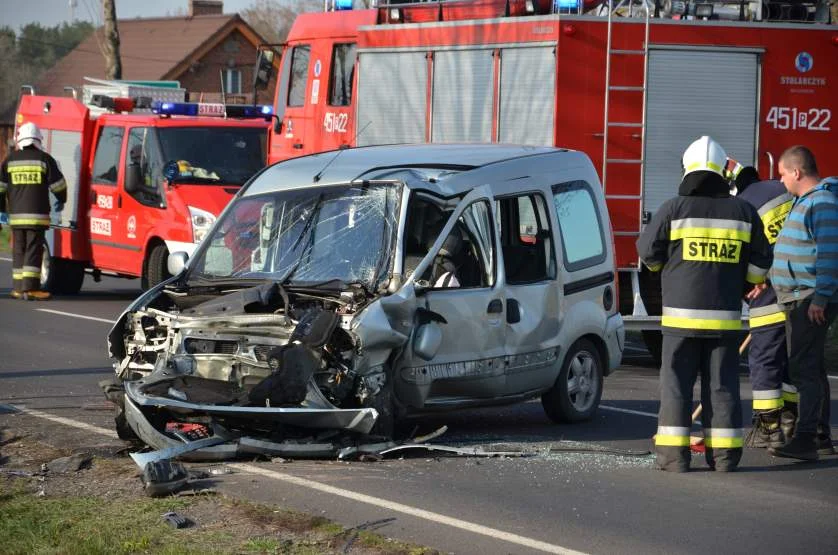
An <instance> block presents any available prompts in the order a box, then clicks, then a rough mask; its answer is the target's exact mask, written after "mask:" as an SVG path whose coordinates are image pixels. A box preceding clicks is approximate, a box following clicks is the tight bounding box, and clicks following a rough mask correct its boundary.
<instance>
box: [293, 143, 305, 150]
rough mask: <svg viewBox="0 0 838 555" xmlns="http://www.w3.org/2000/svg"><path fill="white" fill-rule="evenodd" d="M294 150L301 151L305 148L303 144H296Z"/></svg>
mask: <svg viewBox="0 0 838 555" xmlns="http://www.w3.org/2000/svg"><path fill="white" fill-rule="evenodd" d="M294 148H296V149H297V150H301V149H302V148H303V143H294Z"/></svg>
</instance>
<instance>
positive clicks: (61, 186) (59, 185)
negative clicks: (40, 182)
mask: <svg viewBox="0 0 838 555" xmlns="http://www.w3.org/2000/svg"><path fill="white" fill-rule="evenodd" d="M66 189H67V182H66V181H64V180H63V179H59V180H58V181H56V182H55V183H53V184H52V185H50V186H49V190H50V191H52V192H53V193H60V192H61V191H64V190H66Z"/></svg>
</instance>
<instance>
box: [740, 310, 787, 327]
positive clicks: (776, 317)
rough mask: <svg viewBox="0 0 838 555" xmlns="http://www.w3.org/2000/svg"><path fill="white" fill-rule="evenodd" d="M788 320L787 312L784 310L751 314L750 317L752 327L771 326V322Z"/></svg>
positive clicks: (777, 322)
mask: <svg viewBox="0 0 838 555" xmlns="http://www.w3.org/2000/svg"><path fill="white" fill-rule="evenodd" d="M785 321H786V314H785V313H784V312H775V313H774V314H766V315H765V316H753V315H752V316H751V317H750V319H749V322H750V326H751V327H752V328H759V327H762V326H770V325H771V324H779V323H781V322H785Z"/></svg>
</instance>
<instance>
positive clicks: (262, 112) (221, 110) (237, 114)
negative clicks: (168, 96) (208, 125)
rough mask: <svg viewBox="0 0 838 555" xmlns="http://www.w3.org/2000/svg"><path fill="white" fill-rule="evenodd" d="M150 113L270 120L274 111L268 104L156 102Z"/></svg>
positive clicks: (152, 105)
mask: <svg viewBox="0 0 838 555" xmlns="http://www.w3.org/2000/svg"><path fill="white" fill-rule="evenodd" d="M151 111H152V112H154V113H155V114H160V115H161V116H212V117H218V118H224V117H228V118H243V119H245V118H262V119H270V118H271V116H272V115H273V112H274V109H273V106H271V105H270V104H219V103H213V102H164V101H162V100H157V101H155V102H153V103H152V104H151Z"/></svg>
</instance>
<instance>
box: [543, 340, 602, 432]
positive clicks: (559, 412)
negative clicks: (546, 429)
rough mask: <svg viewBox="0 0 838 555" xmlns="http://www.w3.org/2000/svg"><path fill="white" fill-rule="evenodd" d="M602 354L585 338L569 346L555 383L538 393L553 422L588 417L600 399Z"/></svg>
mask: <svg viewBox="0 0 838 555" xmlns="http://www.w3.org/2000/svg"><path fill="white" fill-rule="evenodd" d="M602 376H603V367H602V356H601V355H600V353H599V351H598V350H597V348H596V346H595V345H594V344H593V343H591V342H590V341H589V340H587V339H579V340H578V341H576V343H574V344H573V345H571V347H570V350H568V352H567V355H565V359H564V364H562V369H561V371H560V372H559V377H558V378H556V383H555V384H553V387H552V388H550V389H549V390H548V391H547V392H545V393H544V394H543V395H542V396H541V406H542V407H544V412H545V413H546V414H547V416H548V417H549V418H550V420H552V421H553V422H557V423H565V422H582V421H584V420H590V419H591V418H592V417H593V415H594V413H595V412H596V409H597V407H598V406H599V400H600V399H601V398H602Z"/></svg>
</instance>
